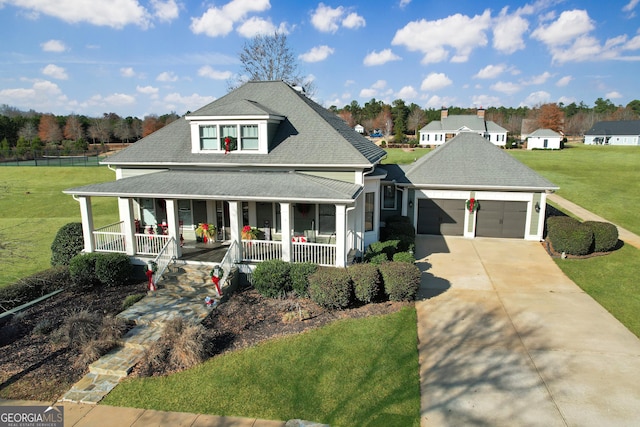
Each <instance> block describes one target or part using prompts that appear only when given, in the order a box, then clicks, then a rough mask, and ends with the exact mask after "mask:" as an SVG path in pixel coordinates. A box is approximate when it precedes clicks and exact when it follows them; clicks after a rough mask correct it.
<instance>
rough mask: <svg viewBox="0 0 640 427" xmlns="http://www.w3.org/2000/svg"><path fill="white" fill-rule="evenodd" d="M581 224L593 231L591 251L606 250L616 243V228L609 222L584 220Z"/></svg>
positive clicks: (613, 246)
mask: <svg viewBox="0 0 640 427" xmlns="http://www.w3.org/2000/svg"><path fill="white" fill-rule="evenodd" d="M582 225H584V226H586V227H589V229H590V230H591V231H592V232H593V246H592V247H591V251H592V252H608V251H610V250H612V249H613V248H615V247H616V245H617V244H618V228H617V227H616V226H615V225H613V224H611V223H610V222H600V221H585V222H583V223H582Z"/></svg>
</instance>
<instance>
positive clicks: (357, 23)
mask: <svg viewBox="0 0 640 427" xmlns="http://www.w3.org/2000/svg"><path fill="white" fill-rule="evenodd" d="M365 25H367V23H366V21H365V20H364V18H363V17H362V16H360V15H358V14H357V13H355V12H352V13H350V14H349V15H347V17H346V18H344V19H343V20H342V26H343V27H345V28H349V29H352V30H353V29H356V28H360V27H364V26H365Z"/></svg>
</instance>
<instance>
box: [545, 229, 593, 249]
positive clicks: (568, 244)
mask: <svg viewBox="0 0 640 427" xmlns="http://www.w3.org/2000/svg"><path fill="white" fill-rule="evenodd" d="M547 238H548V239H549V241H550V242H551V244H552V245H553V249H554V250H555V251H556V252H564V253H565V254H568V255H587V254H588V253H589V252H590V251H591V246H592V244H593V232H592V231H591V228H590V227H589V226H585V225H583V224H581V223H580V222H577V221H576V223H572V222H571V221H563V222H557V223H555V224H553V225H552V226H551V227H549V233H548V234H547Z"/></svg>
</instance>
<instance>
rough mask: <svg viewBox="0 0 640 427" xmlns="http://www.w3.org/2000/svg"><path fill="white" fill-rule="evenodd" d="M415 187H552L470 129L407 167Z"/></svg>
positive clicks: (408, 177)
mask: <svg viewBox="0 0 640 427" xmlns="http://www.w3.org/2000/svg"><path fill="white" fill-rule="evenodd" d="M406 176H407V179H408V180H409V182H410V183H411V184H412V185H414V186H416V187H428V188H465V189H467V188H468V189H477V190H480V189H500V190H556V189H557V188H558V187H556V186H555V185H554V184H552V183H551V182H550V181H548V180H547V179H545V178H543V177H542V176H540V175H538V174H537V173H536V172H535V171H533V170H532V169H530V168H529V167H527V166H525V165H524V164H522V163H521V162H519V161H518V160H516V159H515V158H513V157H512V156H511V155H509V154H507V153H506V152H504V150H502V149H500V148H499V147H497V146H495V145H494V144H492V143H491V142H489V141H487V140H486V139H484V138H483V137H481V136H479V135H478V134H476V133H473V132H463V133H460V134H459V135H457V136H456V137H454V138H452V139H450V140H449V141H447V142H445V143H444V144H442V145H441V146H439V147H438V148H436V149H434V150H432V151H431V152H429V154H427V155H425V156H423V157H422V158H420V159H419V160H418V161H417V162H415V163H414V164H413V166H412V167H411V168H410V169H409V170H408V171H407V174H406Z"/></svg>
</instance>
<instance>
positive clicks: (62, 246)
mask: <svg viewBox="0 0 640 427" xmlns="http://www.w3.org/2000/svg"><path fill="white" fill-rule="evenodd" d="M82 249H84V237H83V235H82V224H81V223H79V222H70V223H69V224H66V225H63V226H62V227H60V229H59V230H58V233H57V234H56V237H55V238H54V239H53V242H52V243H51V265H53V266H56V265H69V262H70V261H71V258H73V257H74V256H76V255H78V254H79V253H80V252H82Z"/></svg>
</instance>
